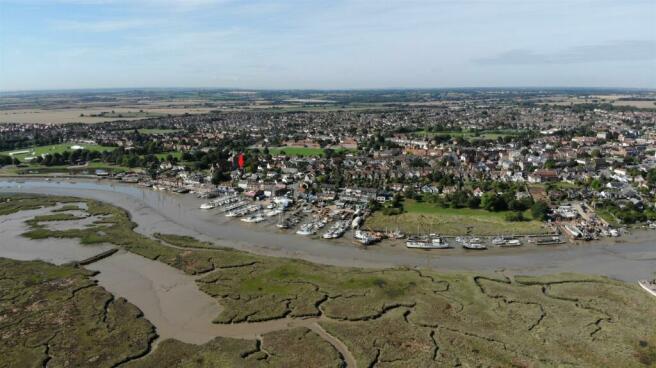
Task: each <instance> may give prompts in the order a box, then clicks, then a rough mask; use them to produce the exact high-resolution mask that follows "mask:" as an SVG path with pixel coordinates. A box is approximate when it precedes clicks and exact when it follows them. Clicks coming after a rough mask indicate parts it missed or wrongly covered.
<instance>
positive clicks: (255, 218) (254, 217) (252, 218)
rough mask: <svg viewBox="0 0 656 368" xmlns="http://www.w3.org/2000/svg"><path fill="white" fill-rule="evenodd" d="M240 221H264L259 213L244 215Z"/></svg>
mask: <svg viewBox="0 0 656 368" xmlns="http://www.w3.org/2000/svg"><path fill="white" fill-rule="evenodd" d="M241 221H243V222H248V223H258V222H262V221H264V217H262V216H261V215H250V216H247V217H244V218H243V219H241Z"/></svg>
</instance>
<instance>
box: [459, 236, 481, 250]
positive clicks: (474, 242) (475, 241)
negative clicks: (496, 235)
mask: <svg viewBox="0 0 656 368" xmlns="http://www.w3.org/2000/svg"><path fill="white" fill-rule="evenodd" d="M462 246H463V247H464V248H465V249H469V250H484V249H487V246H486V245H485V244H483V243H481V239H479V238H472V239H470V240H469V241H465V242H463V243H462Z"/></svg>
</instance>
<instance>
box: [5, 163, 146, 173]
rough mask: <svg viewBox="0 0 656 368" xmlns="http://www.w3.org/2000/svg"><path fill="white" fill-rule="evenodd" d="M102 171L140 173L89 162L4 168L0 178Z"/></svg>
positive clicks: (130, 169)
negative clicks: (77, 164)
mask: <svg viewBox="0 0 656 368" xmlns="http://www.w3.org/2000/svg"><path fill="white" fill-rule="evenodd" d="M98 169H102V170H106V171H108V172H113V173H121V172H126V171H141V169H139V168H129V167H127V166H117V165H110V164H107V163H104V162H89V163H88V164H87V165H86V166H45V165H39V164H28V165H26V167H13V166H11V167H10V166H5V167H2V168H0V176H15V175H28V176H29V175H46V174H70V175H94V174H95V170H98Z"/></svg>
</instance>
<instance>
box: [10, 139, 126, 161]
mask: <svg viewBox="0 0 656 368" xmlns="http://www.w3.org/2000/svg"><path fill="white" fill-rule="evenodd" d="M74 145H78V146H82V147H84V149H86V150H89V151H112V150H114V149H115V148H116V147H110V146H101V145H97V144H76V143H62V144H52V145H49V146H38V147H29V148H20V149H15V150H11V151H4V152H0V155H9V154H10V153H12V152H22V151H27V152H25V153H18V154H14V157H16V158H17V159H19V160H21V161H22V160H24V159H25V157H30V156H35V157H36V156H40V155H44V154H48V153H49V154H55V153H62V152H64V151H69V152H70V151H72V149H71V146H74Z"/></svg>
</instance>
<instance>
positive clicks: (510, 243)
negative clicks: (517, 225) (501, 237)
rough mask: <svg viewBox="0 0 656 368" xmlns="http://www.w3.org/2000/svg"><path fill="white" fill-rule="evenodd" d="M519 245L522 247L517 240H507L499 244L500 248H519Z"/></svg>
mask: <svg viewBox="0 0 656 368" xmlns="http://www.w3.org/2000/svg"><path fill="white" fill-rule="evenodd" d="M520 245H522V242H521V241H520V240H519V239H508V240H506V242H505V243H503V244H501V246H502V247H519V246H520Z"/></svg>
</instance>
